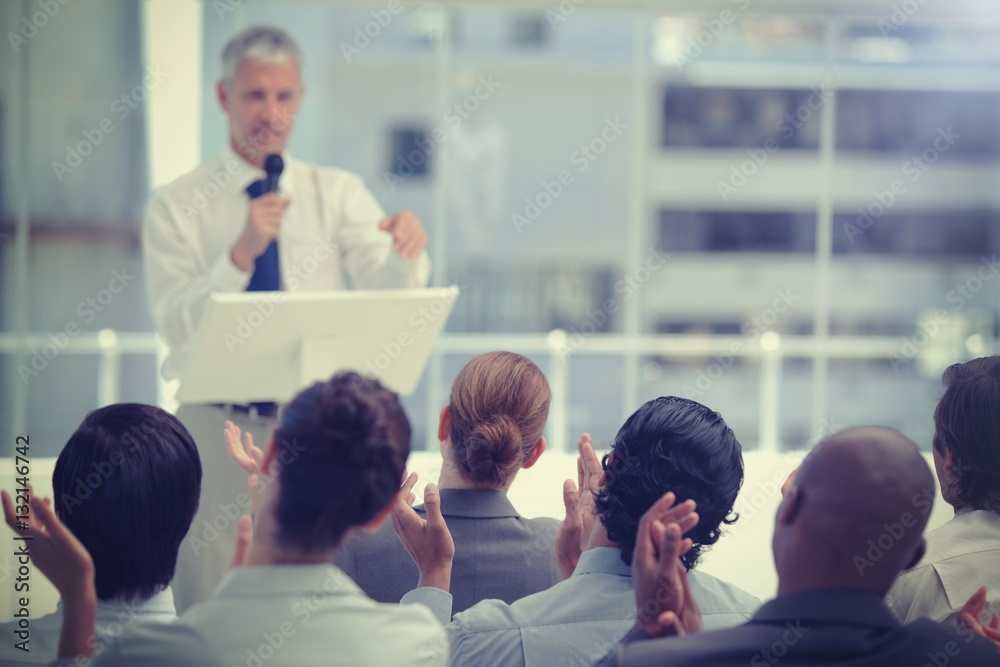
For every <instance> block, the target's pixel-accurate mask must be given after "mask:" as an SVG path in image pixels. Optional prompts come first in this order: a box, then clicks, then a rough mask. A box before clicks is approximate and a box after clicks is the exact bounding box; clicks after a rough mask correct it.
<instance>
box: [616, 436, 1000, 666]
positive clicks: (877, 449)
mask: <svg viewBox="0 0 1000 667" xmlns="http://www.w3.org/2000/svg"><path fill="white" fill-rule="evenodd" d="M933 484H934V478H933V475H932V474H931V471H930V469H929V468H928V466H927V464H926V463H925V462H924V460H923V457H922V456H921V455H920V451H919V450H918V449H917V446H916V445H915V444H914V443H913V442H911V441H910V440H908V439H907V438H905V437H904V436H902V435H901V434H899V433H897V432H895V431H892V430H890V429H886V428H875V427H866V428H854V429H848V430H846V431H842V432H840V433H838V434H836V435H833V436H831V437H830V438H828V439H826V440H825V441H824V442H822V443H820V445H819V446H818V447H816V449H815V450H813V452H811V453H810V454H809V456H808V457H807V458H806V460H805V461H804V462H803V464H802V466H801V468H800V469H799V471H798V474H797V475H796V477H795V480H794V482H793V483H792V485H791V488H790V489H789V491H788V493H787V494H786V495H785V497H784V498H783V500H782V502H781V506H780V507H779V508H778V513H777V516H776V517H775V529H774V538H773V551H774V563H775V566H776V568H777V570H778V596H777V597H776V598H775V599H774V600H772V601H770V602H768V603H765V604H764V606H762V607H761V608H760V610H759V611H758V612H757V613H756V614H755V615H754V617H753V618H752V619H750V621H748V622H747V623H746V624H744V625H741V626H739V627H736V628H730V629H727V630H717V631H715V632H705V633H702V632H700V630H701V624H700V620H699V615H698V610H697V606H698V605H697V602H696V596H693V595H692V594H691V591H690V588H689V586H688V584H687V577H686V576H685V575H684V571H683V566H682V564H681V561H680V559H679V558H678V554H679V553H680V552H681V551H683V543H682V541H681V535H682V528H681V527H680V526H678V525H677V524H676V523H668V524H664V523H662V522H661V521H659V520H658V518H657V517H655V516H652V515H651V514H647V515H646V516H645V517H643V520H642V522H641V523H640V525H639V531H638V534H637V540H638V543H637V547H636V556H635V559H634V561H633V579H634V580H635V582H636V598H635V599H636V604H637V609H638V612H639V613H638V615H637V619H636V626H635V628H633V630H631V631H630V632H629V633H628V634H627V635H626V636H625V637H624V638H623V640H622V642H621V643H620V644H619V645H618V646H617V647H616V648H615V650H614V651H612V652H611V653H609V654H608V655H607V656H606V657H605V659H604V660H603V661H602V662H601V664H602V665H630V666H631V665H654V664H655V665H664V664H669V665H702V664H706V665H713V666H718V667H724V666H726V665H740V666H743V665H747V664H750V665H771V664H777V663H778V662H779V661H780V663H781V664H782V665H783V666H785V667H804V666H807V665H851V667H876V666H878V667H882V666H883V665H924V664H935V665H945V664H947V665H949V666H950V667H985V666H986V665H998V664H1000V654H998V653H997V650H996V648H995V647H994V646H993V645H991V644H990V642H988V641H985V640H984V639H983V638H982V637H979V636H977V634H976V633H975V632H974V631H973V630H972V629H970V628H967V627H964V626H963V627H959V628H955V627H947V626H942V625H939V624H937V623H934V622H933V621H931V620H929V619H920V620H918V621H915V622H913V623H911V624H908V625H901V624H900V623H899V621H898V620H897V619H896V618H895V616H893V614H892V612H891V611H890V610H889V608H888V607H887V606H886V605H885V602H884V600H883V598H884V596H885V594H886V592H887V591H888V590H889V587H890V586H891V585H892V582H893V581H894V580H895V579H896V577H897V576H898V574H899V573H900V572H901V571H902V570H904V569H906V568H908V567H912V566H913V565H915V564H916V563H917V562H918V561H919V560H920V558H921V556H922V555H923V552H924V541H923V538H922V537H921V534H922V532H923V529H924V527H925V525H926V523H927V516H928V514H927V513H926V512H922V511H920V509H919V507H916V506H915V503H916V500H915V499H917V498H921V497H927V492H928V489H933ZM661 601H662V602H661ZM686 633H690V634H687V636H669V635H671V634H674V635H676V634H681V635H684V634H686ZM653 637H660V638H659V639H652V638H653Z"/></svg>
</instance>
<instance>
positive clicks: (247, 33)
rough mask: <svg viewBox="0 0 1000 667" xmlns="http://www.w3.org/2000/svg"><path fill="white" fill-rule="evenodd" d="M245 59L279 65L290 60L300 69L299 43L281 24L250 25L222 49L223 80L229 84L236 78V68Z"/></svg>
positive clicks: (227, 85)
mask: <svg viewBox="0 0 1000 667" xmlns="http://www.w3.org/2000/svg"><path fill="white" fill-rule="evenodd" d="M244 60H256V61H258V62H263V63H267V64H270V65H278V64H281V63H283V62H286V61H287V60H292V61H294V62H295V64H296V65H298V66H299V72H300V73H301V71H302V52H301V51H300V50H299V45H298V44H297V43H296V42H295V39H293V38H292V36H291V35H289V34H288V33H287V32H285V31H284V30H282V29H281V28H275V27H274V26H267V25H255V26H250V27H249V28H247V29H246V30H244V31H243V32H241V33H239V34H238V35H236V36H235V37H233V38H232V39H230V40H229V42H228V43H226V48H224V49H223V50H222V83H223V84H224V85H225V86H226V87H227V88H228V87H231V86H232V83H233V79H235V78H236V69H237V68H238V67H239V66H240V63H241V62H243V61H244Z"/></svg>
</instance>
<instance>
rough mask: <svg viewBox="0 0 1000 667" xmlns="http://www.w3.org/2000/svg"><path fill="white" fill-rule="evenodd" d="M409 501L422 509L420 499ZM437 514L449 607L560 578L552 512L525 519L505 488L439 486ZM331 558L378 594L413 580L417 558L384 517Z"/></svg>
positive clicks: (402, 590) (392, 598) (389, 595)
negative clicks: (449, 560) (449, 547)
mask: <svg viewBox="0 0 1000 667" xmlns="http://www.w3.org/2000/svg"><path fill="white" fill-rule="evenodd" d="M414 509H415V510H417V513H418V514H420V515H421V516H424V508H423V506H422V505H418V506H417V507H415V508H414ZM441 514H442V515H444V519H445V522H446V523H447V524H448V529H449V530H450V531H451V535H452V537H453V538H454V540H455V561H454V564H453V566H452V572H451V594H452V596H453V597H454V602H453V606H452V613H455V614H457V613H458V612H460V611H463V610H465V609H468V608H469V607H471V606H472V605H474V604H476V603H477V602H479V601H480V600H488V599H498V600H503V601H504V602H508V603H510V602H513V601H514V600H517V599H520V598H522V597H525V596H526V595H531V594H532V593H537V592H539V591H543V590H545V589H547V588H549V587H550V586H552V585H553V584H555V583H557V582H559V581H562V575H561V574H560V573H559V567H558V565H557V564H556V561H555V556H554V555H553V551H552V546H553V542H554V541H555V538H556V533H557V532H558V531H559V522H558V521H557V520H555V519H548V518H541V519H525V518H523V517H522V516H521V515H520V514H518V513H517V510H515V509H514V506H513V505H511V504H510V501H509V500H508V499H507V495H506V494H504V493H503V492H501V491H486V490H476V491H472V490H463V489H441ZM333 562H334V565H336V566H337V567H339V568H340V569H342V570H343V571H344V572H345V573H347V575H348V576H350V577H351V578H352V579H354V581H355V582H357V584H358V586H360V587H361V589H362V590H363V591H364V592H365V593H367V594H368V596H369V597H370V598H372V599H373V600H377V601H379V602H399V600H400V598H402V597H403V595H405V594H406V593H407V592H408V591H411V590H413V589H414V588H416V586H417V579H418V573H417V566H416V564H415V563H414V562H413V559H412V558H410V555H409V554H408V553H407V552H406V549H404V548H403V545H402V544H400V543H399V539H398V538H397V537H396V532H395V531H394V530H393V528H392V522H391V521H389V520H386V521H385V523H384V524H383V525H382V526H381V527H380V528H379V529H378V530H377V531H376V532H374V533H368V532H364V531H357V532H356V533H355V534H354V535H352V536H351V537H349V538H348V540H347V541H346V542H345V543H344V545H343V546H342V547H341V548H340V549H338V551H337V554H336V555H335V556H334V559H333Z"/></svg>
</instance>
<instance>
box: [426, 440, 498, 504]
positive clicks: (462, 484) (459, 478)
mask: <svg viewBox="0 0 1000 667" xmlns="http://www.w3.org/2000/svg"><path fill="white" fill-rule="evenodd" d="M450 451H451V450H450V449H449V448H446V447H442V450H441V458H442V461H441V473H440V474H439V475H438V488H439V489H464V490H468V491H501V492H503V493H507V490H508V489H509V488H510V485H511V483H512V482H513V481H514V476H513V475H512V476H511V478H510V479H509V480H508V481H507V483H506V484H505V485H503V486H502V487H499V488H497V487H495V486H491V485H489V484H483V483H482V482H474V481H472V480H470V479H467V478H466V477H464V476H463V475H462V472H461V471H460V470H459V469H458V464H456V463H455V462H454V461H453V460H452V458H451V456H450V455H449V452H450Z"/></svg>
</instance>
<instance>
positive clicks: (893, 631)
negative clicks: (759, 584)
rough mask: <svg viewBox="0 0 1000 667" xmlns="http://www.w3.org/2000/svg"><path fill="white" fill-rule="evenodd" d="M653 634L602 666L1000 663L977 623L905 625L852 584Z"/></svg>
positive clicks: (952, 666)
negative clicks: (693, 630)
mask: <svg viewBox="0 0 1000 667" xmlns="http://www.w3.org/2000/svg"><path fill="white" fill-rule="evenodd" d="M643 637H646V640H645V641H640V640H641V639H642V638H643ZM648 637H649V636H648V635H646V634H645V633H643V632H641V631H636V630H633V631H632V632H630V633H629V634H628V635H626V636H625V638H624V639H623V640H622V643H620V644H619V645H618V647H617V648H616V650H615V652H613V653H612V654H611V655H609V656H608V657H607V658H605V660H604V661H603V662H602V663H601V665H602V667H603V666H604V665H628V667H644V666H646V665H649V666H650V667H652V665H657V666H660V665H670V666H671V667H682V666H684V665H698V667H703V666H704V667H729V666H733V667H736V666H737V665H738V666H739V667H748V666H749V667H771V666H772V665H774V666H780V667H806V666H810V667H811V666H819V665H822V666H823V667H834V666H842V667H848V666H849V667H925V666H927V665H930V666H931V667H946V666H947V667H991V666H996V667H1000V651H998V650H997V649H996V648H995V647H994V646H993V645H992V644H991V643H990V642H988V641H986V640H985V639H983V638H982V637H979V636H977V635H976V634H975V633H973V632H972V631H971V630H966V629H964V628H962V629H956V628H955V627H946V626H943V625H938V624H937V623H934V622H933V621H930V620H928V619H921V620H919V621H916V622H914V623H910V624H907V625H900V623H899V621H898V620H896V617H895V616H893V614H892V612H891V611H889V608H888V607H886V606H885V603H884V602H883V601H882V599H881V598H880V597H878V596H877V595H875V594H872V593H862V592H857V591H846V590H830V591H811V592H806V593H796V594H793V595H784V596H782V597H779V598H777V599H775V600H772V601H771V602H768V603H767V604H765V605H764V606H762V607H761V608H760V609H759V610H758V611H757V613H756V614H754V616H753V618H751V619H750V620H749V621H747V622H746V623H745V624H744V625H741V626H738V627H735V628H730V629H728V630H717V631H715V632H703V633H700V634H696V635H689V636H687V637H671V638H666V639H648Z"/></svg>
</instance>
